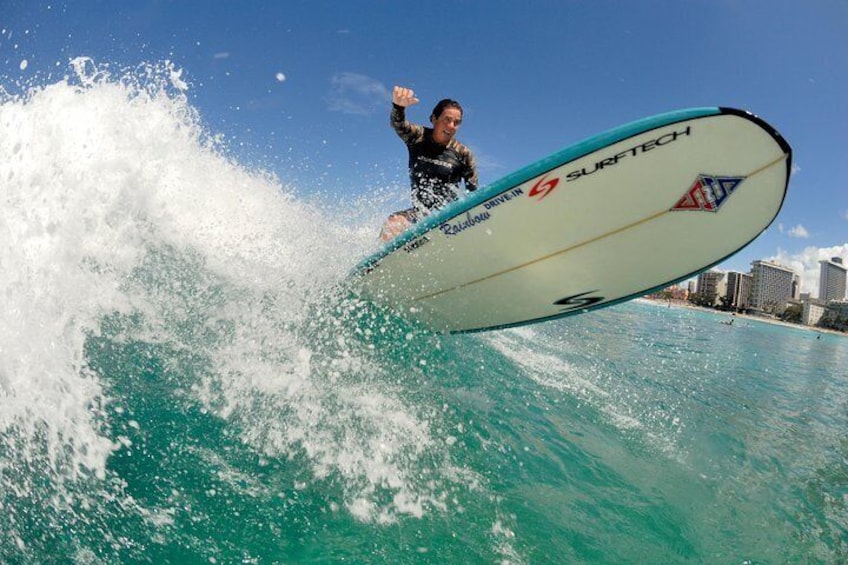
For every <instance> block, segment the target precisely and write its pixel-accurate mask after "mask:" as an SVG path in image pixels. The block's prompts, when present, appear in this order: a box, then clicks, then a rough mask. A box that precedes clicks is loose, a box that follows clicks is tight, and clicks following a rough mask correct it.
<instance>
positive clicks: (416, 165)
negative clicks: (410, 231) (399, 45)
mask: <svg viewBox="0 0 848 565" xmlns="http://www.w3.org/2000/svg"><path fill="white" fill-rule="evenodd" d="M418 102H419V100H418V98H416V97H415V92H413V91H412V90H411V89H409V88H406V87H402V86H395V87H394V90H393V91H392V112H391V124H392V128H393V129H394V130H395V133H397V134H398V136H399V137H400V138H401V139H402V140H403V142H404V143H406V147H407V149H408V150H409V179H410V184H411V188H412V204H413V207H412V208H408V209H406V210H401V211H399V212H394V213H393V214H391V215H390V216H389V218H388V219H387V220H386V222H385V224H383V229H382V231H381V232H380V237H381V238H382V239H383V240H384V241H388V240H390V239H392V238H393V237H395V236H396V235H398V234H399V233H401V232H403V231H404V230H406V229H407V228H408V227H409V226H410V225H411V224H413V223H415V222H417V221H418V220H419V219H420V218H421V217H423V216H426V215H427V214H429V213H430V212H432V211H434V210H438V209H439V208H442V207H444V206H446V205H447V204H449V203H450V202H453V201H454V200H457V199H459V196H460V192H459V190H460V188H459V185H460V181H464V183H465V190H467V191H469V192H471V191H474V190H477V166H476V164H475V162H474V155H473V154H472V153H471V151H470V150H469V149H468V148H467V147H466V146H465V145H463V144H462V143H460V142H459V141H457V140H456V138H455V135H456V132H457V130H458V129H459V126H460V125H461V124H462V106H460V105H459V102H457V101H456V100H451V99H448V98H446V99H444V100H441V101H440V102H439V103H438V104H436V107H435V108H433V112H432V113H431V114H430V123H431V124H432V125H433V127H432V128H428V127H424V126H421V125H418V124H411V123H409V122H408V121H407V120H406V109H407V108H408V107H409V106H412V105H414V104H418Z"/></svg>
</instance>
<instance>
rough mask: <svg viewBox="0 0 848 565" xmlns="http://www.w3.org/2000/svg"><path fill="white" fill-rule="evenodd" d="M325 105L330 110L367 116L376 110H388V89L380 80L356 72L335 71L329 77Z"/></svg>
mask: <svg viewBox="0 0 848 565" xmlns="http://www.w3.org/2000/svg"><path fill="white" fill-rule="evenodd" d="M330 83H331V86H330V93H329V95H328V96H327V107H328V108H329V110H330V111H332V112H342V113H345V114H355V115H360V116H369V115H371V114H373V113H374V112H375V111H378V110H385V111H386V112H388V109H387V107H388V106H387V104H388V102H389V100H391V94H390V93H389V89H388V88H386V87H385V86H384V85H383V84H382V83H381V82H379V81H377V80H375V79H373V78H371V77H368V76H365V75H360V74H357V73H347V72H345V73H337V74H335V75H333V77H332V78H331V79H330Z"/></svg>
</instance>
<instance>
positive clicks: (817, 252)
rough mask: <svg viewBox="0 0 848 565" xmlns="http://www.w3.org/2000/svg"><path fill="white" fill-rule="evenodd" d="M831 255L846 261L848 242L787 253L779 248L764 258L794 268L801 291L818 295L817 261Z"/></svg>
mask: <svg viewBox="0 0 848 565" xmlns="http://www.w3.org/2000/svg"><path fill="white" fill-rule="evenodd" d="M831 257H842V259H843V261H845V262H846V263H848V243H843V244H842V245H835V246H833V247H807V248H806V249H804V250H803V251H802V252H800V253H795V254H789V253H787V252H786V251H784V250H782V249H781V250H779V251H778V252H777V255H775V256H773V257H769V258H768V259H766V260H767V261H771V262H773V263H777V264H779V265H783V266H784V267H789V268H790V269H792V270H794V271H795V272H796V273H798V275H800V277H801V292H809V293H811V294H812V296H818V293H819V273H820V269H821V267H820V265H819V261H821V260H822V259H830V258H831Z"/></svg>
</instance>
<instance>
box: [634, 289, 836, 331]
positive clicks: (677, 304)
mask: <svg viewBox="0 0 848 565" xmlns="http://www.w3.org/2000/svg"><path fill="white" fill-rule="evenodd" d="M636 301H639V302H644V303H647V304H653V305H655V306H662V307H669V306H670V307H674V308H686V309H688V310H698V311H701V312H707V313H710V314H715V315H716V316H721V317H725V318H731V319H740V320H746V321H753V322H761V323H764V324H772V325H775V326H784V327H787V328H798V329H801V330H807V331H810V332H814V333H820V334H832V335H838V336H842V337H848V333H845V332H840V331H837V330H832V329H830V328H820V327H818V326H805V325H803V324H793V323H792V322H784V321H783V320H778V319H775V318H766V317H763V316H752V315H750V314H740V313H738V312H725V311H722V310H715V309H713V308H704V307H703V306H697V305H695V304H692V303H691V302H688V301H686V300H666V299H663V300H657V299H654V298H645V297H643V298H637V299H636Z"/></svg>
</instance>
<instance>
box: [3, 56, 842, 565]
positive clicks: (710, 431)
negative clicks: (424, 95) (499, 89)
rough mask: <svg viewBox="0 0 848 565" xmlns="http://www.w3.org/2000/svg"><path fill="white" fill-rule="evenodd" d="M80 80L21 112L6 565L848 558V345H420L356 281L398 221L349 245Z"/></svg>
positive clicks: (104, 86) (657, 328)
mask: <svg viewBox="0 0 848 565" xmlns="http://www.w3.org/2000/svg"><path fill="white" fill-rule="evenodd" d="M78 68H79V69H80V74H79V75H78V77H77V78H76V79H71V80H70V81H69V82H67V83H66V82H62V83H56V84H51V85H45V87H44V88H41V89H39V90H37V91H36V92H34V93H32V94H31V95H29V96H28V97H26V98H23V99H18V98H10V97H7V98H5V99H3V102H2V105H0V154H2V155H3V157H4V158H3V159H2V160H0V179H5V182H4V183H2V184H0V190H2V195H3V198H4V203H5V204H4V209H3V212H2V213H0V233H2V234H3V241H4V245H3V246H0V250H2V251H0V266H2V269H0V281H2V284H0V288H2V289H3V292H2V293H0V297H2V298H1V299H2V301H3V309H4V316H3V318H2V320H0V352H2V355H1V356H0V358H1V359H0V532H2V535H0V561H2V562H4V563H45V562H61V563H67V562H76V563H134V562H152V563H338V562H347V563H740V564H741V563H842V562H846V561H848V544H847V543H846V541H845V540H846V539H848V440H846V435H845V430H846V429H848V368H847V367H848V338H845V337H843V336H835V335H822V336H821V338H820V339H817V337H818V336H817V334H816V333H815V332H811V331H806V330H802V329H797V328H785V327H779V326H773V325H768V324H764V323H760V322H755V321H746V320H741V319H740V320H738V321H737V322H736V323H735V324H734V325H733V326H727V325H723V324H721V323H720V321H722V320H723V319H724V318H722V317H721V316H718V315H715V314H711V313H704V312H700V311H693V310H688V309H677V308H666V307H665V306H664V305H661V304H659V305H658V304H654V303H643V302H634V303H629V304H625V305H620V306H617V307H614V308H610V309H607V310H603V311H600V312H597V313H592V314H586V315H583V316H577V317H574V318H569V319H567V320H563V321H559V322H552V323H549V324H542V325H537V326H532V327H527V328H521V329H516V330H506V331H500V332H493V333H489V334H474V335H460V336H446V335H433V334H428V333H424V332H420V331H418V330H416V329H414V328H411V327H409V326H407V325H405V324H404V323H403V322H402V321H401V320H398V319H395V318H392V317H390V316H388V315H386V314H385V313H382V312H378V311H375V310H374V309H373V308H371V307H369V306H368V305H365V304H359V303H357V302H356V301H355V300H352V299H351V298H350V296H349V295H348V294H347V293H346V292H345V291H344V289H343V286H342V285H341V283H342V281H343V280H344V275H345V273H346V272H347V270H348V269H349V268H350V267H352V265H354V264H355V263H356V261H357V260H358V259H360V258H362V257H364V256H366V255H367V254H368V253H369V252H371V251H373V246H374V245H375V242H374V234H375V233H376V228H375V226H377V225H379V218H380V217H381V215H382V214H383V212H384V210H382V208H384V207H385V208H391V206H392V204H393V203H391V202H388V201H386V202H383V201H381V200H379V199H380V198H382V197H381V196H379V195H377V196H376V197H375V198H377V199H378V205H377V206H375V205H373V202H369V203H368V205H359V204H358V203H353V206H354V209H353V211H352V213H351V216H350V217H349V218H347V219H346V220H345V223H344V224H343V225H334V226H327V224H326V222H324V221H323V218H324V214H325V211H326V208H325V205H324V204H322V203H321V202H320V201H318V200H315V199H311V198H310V197H309V196H304V195H308V194H310V193H311V189H312V187H309V186H303V187H288V186H286V185H285V184H284V183H281V182H280V181H278V180H277V179H274V178H269V177H268V176H267V175H264V174H262V173H261V172H256V171H251V170H248V169H246V168H244V167H242V166H241V165H239V164H238V163H237V162H234V161H233V160H232V159H230V158H228V157H226V156H225V154H224V153H223V151H222V150H221V148H220V147H218V145H217V144H216V143H215V140H214V136H211V135H209V134H208V133H207V132H205V131H204V130H203V128H202V125H201V124H202V121H201V119H200V117H199V116H197V115H196V112H195V111H194V110H193V109H192V108H191V106H190V104H189V103H188V102H187V100H186V99H185V97H184V96H182V94H181V93H180V92H179V89H176V90H174V89H173V88H171V87H170V86H169V83H168V72H167V69H164V70H163V69H159V70H158V71H159V74H158V75H157V74H156V72H153V73H152V74H153V75H155V76H158V77H159V78H158V79H156V80H152V81H151V82H147V83H143V84H135V83H133V82H132V81H122V82H118V81H112V80H110V79H108V78H102V77H100V78H98V77H97V76H96V73H94V72H93V71H92V69H90V68H88V67H86V65H83V64H81V65H80V66H79V67H78ZM155 70H156V69H154V71H155ZM150 74H151V73H148V74H147V76H149V75H150ZM374 208H380V209H377V210H375V209H374Z"/></svg>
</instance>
